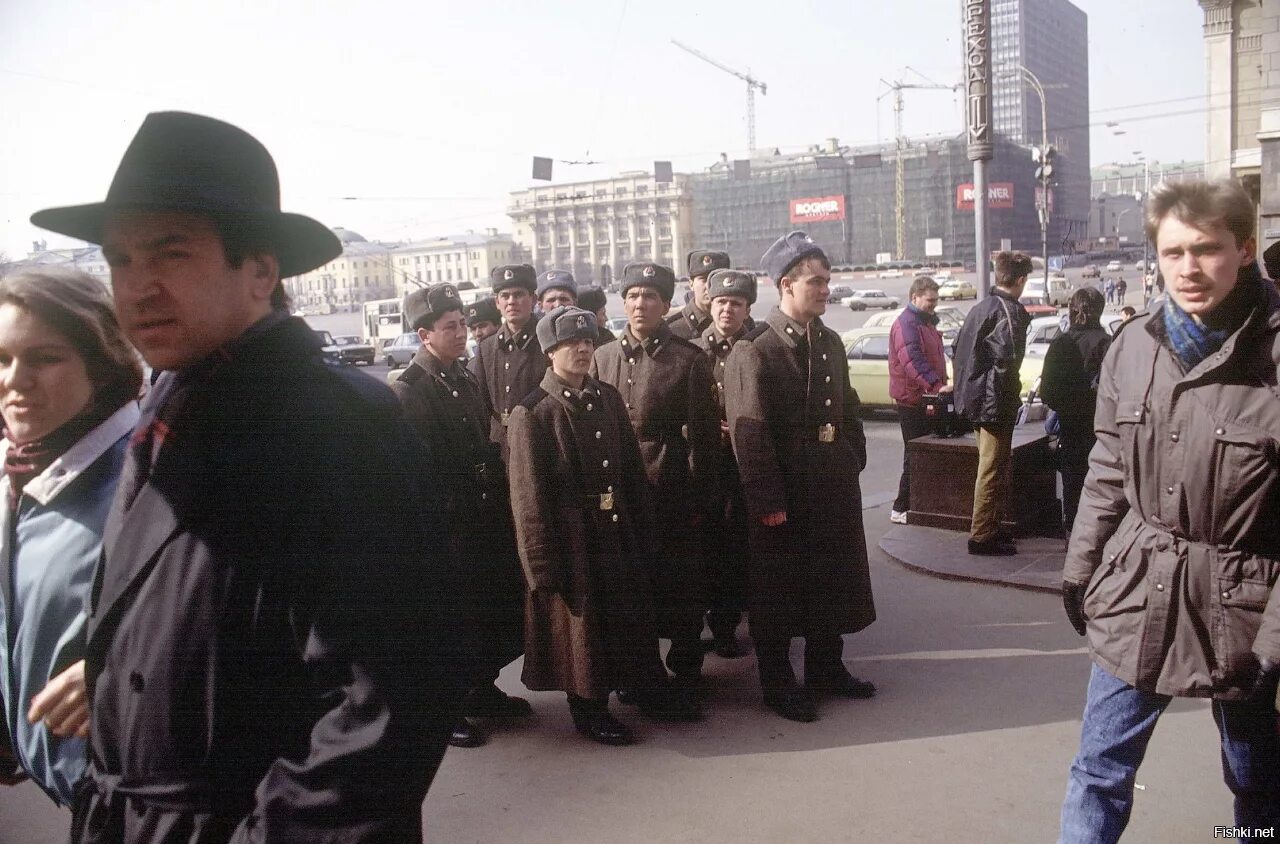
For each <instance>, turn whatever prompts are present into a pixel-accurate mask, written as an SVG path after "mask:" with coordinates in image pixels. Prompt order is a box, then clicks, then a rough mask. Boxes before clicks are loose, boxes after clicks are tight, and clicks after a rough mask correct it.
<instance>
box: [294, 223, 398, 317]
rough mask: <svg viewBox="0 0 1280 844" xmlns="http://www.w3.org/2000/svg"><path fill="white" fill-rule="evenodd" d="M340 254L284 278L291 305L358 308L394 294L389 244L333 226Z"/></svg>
mask: <svg viewBox="0 0 1280 844" xmlns="http://www.w3.org/2000/svg"><path fill="white" fill-rule="evenodd" d="M333 232H334V234H336V235H337V236H338V239H339V240H341V241H342V254H341V255H339V256H338V257H337V258H334V259H333V260H332V261H330V262H329V263H327V264H325V265H324V266H322V267H317V268H315V269H314V270H312V271H311V272H308V273H304V274H302V275H300V276H295V277H293V278H288V279H285V282H284V285H285V290H286V291H287V292H288V294H289V297H290V298H291V299H292V300H293V306H294V308H296V309H298V310H301V311H303V312H304V313H321V314H327V313H332V312H334V311H358V310H360V309H361V308H362V306H363V304H364V303H365V302H371V301H373V300H375V299H387V298H390V297H392V296H395V295H396V287H395V283H394V281H393V279H392V266H391V259H390V255H391V247H390V246H388V245H386V244H383V243H370V242H369V241H367V240H365V239H364V237H362V236H361V235H359V234H357V233H356V232H353V231H349V230H347V229H344V228H335V229H334V230H333Z"/></svg>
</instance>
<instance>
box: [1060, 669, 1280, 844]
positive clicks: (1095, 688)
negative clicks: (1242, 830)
mask: <svg viewBox="0 0 1280 844" xmlns="http://www.w3.org/2000/svg"><path fill="white" fill-rule="evenodd" d="M1170 700H1172V698H1170V697H1168V696H1166V695H1158V694H1154V693H1152V692H1143V691H1139V690H1138V689H1135V688H1133V687H1132V686H1130V685H1129V684H1127V683H1125V682H1124V681H1122V680H1119V679H1117V678H1116V677H1114V676H1112V675H1111V674H1110V673H1108V672H1107V671H1105V670H1103V669H1101V668H1099V667H1098V666H1097V665H1096V664H1095V665H1094V666H1093V671H1092V673H1091V674H1090V675H1089V691H1088V693H1087V694H1086V696H1085V705H1084V726H1083V728H1082V729H1081V733H1080V753H1079V754H1078V755H1077V756H1076V758H1075V761H1073V762H1072V763H1071V775H1070V778H1069V779H1068V780H1067V799H1066V801H1065V802H1064V803H1063V806H1062V831H1061V837H1060V838H1059V839H1058V841H1059V844H1105V843H1106V842H1114V841H1119V840H1120V834H1121V833H1122V832H1124V828H1125V826H1126V825H1127V824H1128V823H1129V813H1130V812H1131V811H1132V810H1133V783H1134V779H1135V777H1136V776H1137V773H1138V766H1139V765H1141V764H1142V757H1143V755H1144V754H1145V753H1146V751H1147V742H1149V741H1150V740H1151V734H1152V733H1153V732H1154V731H1155V728H1156V721H1158V720H1159V719H1160V715H1161V713H1163V712H1164V710H1165V707H1167V706H1168V705H1169V701H1170ZM1213 720H1214V721H1215V722H1216V723H1217V725H1218V732H1219V733H1220V734H1221V736H1222V773H1223V779H1225V780H1226V783H1227V787H1228V788H1230V789H1231V793H1232V794H1233V795H1235V825H1236V826H1242V827H1261V828H1263V829H1265V828H1267V827H1273V826H1280V734H1277V728H1276V712H1275V710H1274V709H1273V708H1272V703H1271V702H1270V701H1268V702H1266V703H1265V704H1261V705H1259V704H1252V703H1244V702H1239V701H1221V700H1215V701H1213Z"/></svg>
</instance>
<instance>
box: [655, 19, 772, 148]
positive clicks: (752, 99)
mask: <svg viewBox="0 0 1280 844" xmlns="http://www.w3.org/2000/svg"><path fill="white" fill-rule="evenodd" d="M671 43H672V44H675V45H676V46H677V47H679V48H680V49H681V50H684V51H685V52H686V53H689V54H690V55H694V56H697V57H698V58H700V59H702V60H703V61H704V62H706V63H707V64H709V65H711V66H712V67H715V68H719V69H720V70H723V71H724V72H725V73H728V74H729V75H731V76H736V77H738V78H739V79H741V80H742V81H743V82H746V83H747V149H749V150H750V151H751V154H752V155H755V152H756V89H757V88H759V89H760V93H761V94H768V93H769V86H768V85H767V84H765V83H764V82H761V81H760V80H759V79H756V78H755V77H754V76H752V75H751V71H750V70H747V72H746V73H741V72H739V71H736V70H734V69H733V68H731V67H725V66H724V65H722V64H720V62H718V61H716V60H715V59H713V58H711V57H710V56H708V55H707V54H706V53H704V52H702V51H701V50H695V49H694V48H693V47H690V46H689V45H688V44H681V43H680V42H679V41H677V40H676V39H674V38H672V39H671Z"/></svg>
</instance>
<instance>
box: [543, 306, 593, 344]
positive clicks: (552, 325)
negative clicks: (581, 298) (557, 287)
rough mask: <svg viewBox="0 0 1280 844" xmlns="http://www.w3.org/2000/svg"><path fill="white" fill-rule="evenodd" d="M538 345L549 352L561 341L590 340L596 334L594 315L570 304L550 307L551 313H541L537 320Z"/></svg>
mask: <svg viewBox="0 0 1280 844" xmlns="http://www.w3.org/2000/svg"><path fill="white" fill-rule="evenodd" d="M537 332H538V345H539V346H541V347H542V351H543V352H550V351H551V350H552V349H554V348H555V347H556V346H559V345H560V344H561V343H567V342H569V341H570V340H578V339H583V340H592V341H594V340H595V339H596V336H597V334H598V332H597V330H596V315H595V314H593V313H591V311H584V310H583V309H582V308H575V307H573V306H571V305H560V306H559V307H556V308H552V309H551V313H549V314H543V315H542V319H540V320H538V326H537Z"/></svg>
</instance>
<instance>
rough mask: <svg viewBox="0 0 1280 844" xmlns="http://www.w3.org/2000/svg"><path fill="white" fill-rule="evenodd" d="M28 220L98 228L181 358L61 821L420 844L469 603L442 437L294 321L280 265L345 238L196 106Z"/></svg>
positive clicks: (154, 418) (113, 836)
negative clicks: (81, 757) (70, 196)
mask: <svg viewBox="0 0 1280 844" xmlns="http://www.w3.org/2000/svg"><path fill="white" fill-rule="evenodd" d="M32 222H33V223H35V224H36V225H40V226H43V227H45V228H48V229H51V230H53V231H56V232H60V233H62V234H67V235H71V236H74V237H78V238H82V239H85V240H89V241H91V242H95V243H101V244H102V247H103V253H104V255H105V256H106V258H107V262H108V263H109V265H110V266H111V276H112V288H113V291H112V292H113V296H114V299H115V306H116V311H117V314H118V317H119V320H120V323H121V325H122V327H123V328H124V329H125V331H126V332H127V333H128V335H129V337H130V339H131V340H132V341H133V343H134V345H136V346H137V348H138V349H139V351H140V352H141V353H142V355H143V357H144V358H145V359H146V360H147V362H148V363H149V364H150V365H151V366H152V367H154V368H156V369H162V370H164V374H163V375H162V376H161V377H160V379H159V380H158V381H157V383H156V385H155V386H154V388H153V389H152V391H151V393H150V394H149V395H148V396H147V400H146V403H145V405H144V408H143V414H142V420H141V422H140V423H139V427H138V429H137V431H136V432H135V434H134V437H133V440H132V442H131V445H130V448H129V453H128V458H127V460H126V465H125V469H124V472H123V475H122V478H121V483H120V488H119V491H118V494H117V497H116V501H115V503H114V505H113V508H112V512H111V514H110V517H109V519H108V524H107V530H106V536H105V540H104V543H103V549H104V550H103V558H102V562H101V564H100V567H99V570H98V572H97V575H96V580H95V584H94V589H93V593H92V600H91V606H90V609H89V620H88V624H87V637H88V642H87V657H86V665H87V667H86V683H87V686H88V690H89V697H90V701H91V704H90V706H91V709H90V711H91V715H90V718H91V724H92V738H91V744H90V759H89V765H88V773H87V778H86V780H85V783H84V786H83V787H82V789H81V791H80V792H79V794H78V795H77V798H76V801H75V806H74V807H73V822H72V835H71V838H72V840H73V841H79V842H87V841H94V842H97V841H103V842H106V841H113V842H114V841H124V842H170V841H183V842H186V841H202V842H213V841H228V840H233V839H234V840H236V841H241V840H244V841H248V840H268V841H275V840H280V841H283V840H291V841H300V840H341V841H373V840H378V841H385V840H395V841H416V840H419V839H420V837H421V803H422V798H423V796H424V794H425V792H426V789H427V787H428V785H429V784H430V782H431V778H432V776H433V774H434V771H435V769H436V766H437V765H438V764H439V761H440V758H441V756H442V754H443V752H444V749H445V742H446V740H447V738H448V736H449V733H450V730H451V728H452V725H453V721H454V716H455V710H456V705H457V701H458V699H459V698H460V696H461V693H462V691H463V690H464V689H465V688H466V686H467V685H469V683H470V677H469V676H468V675H469V672H470V671H471V669H470V667H469V660H467V659H466V656H467V655H466V654H465V653H464V652H463V650H462V647H461V646H460V645H455V642H456V641H464V634H463V632H461V631H459V630H458V628H459V627H460V626H461V625H463V624H465V623H467V617H466V614H465V613H463V612H460V611H459V610H458V609H457V607H458V606H461V602H460V600H459V599H458V598H457V597H455V596H457V595H458V592H457V591H455V590H454V589H452V588H449V587H452V586H454V585H455V584H454V583H453V581H452V578H453V577H455V576H456V566H454V565H453V564H452V563H451V558H450V557H449V555H448V554H447V553H446V552H444V551H440V550H433V549H439V548H440V547H441V546H440V545H439V544H438V543H433V542H431V541H429V538H430V537H431V536H433V535H438V533H439V532H440V531H443V530H446V529H447V526H446V525H444V524H442V523H441V521H440V517H439V509H438V505H437V504H436V503H435V502H434V500H433V499H432V498H429V497H428V492H427V491H426V490H425V489H423V488H421V487H420V486H419V483H420V481H418V480H417V479H418V478H419V477H420V476H422V475H423V474H425V473H424V472H423V471H422V467H424V466H425V465H427V455H426V453H425V450H424V449H425V447H424V446H423V445H422V444H421V443H420V442H419V441H418V440H417V438H416V437H415V436H414V435H413V432H412V430H411V429H410V428H409V427H408V426H407V424H406V423H405V422H404V420H403V419H402V417H401V416H400V410H399V405H398V403H397V402H396V400H395V397H394V396H393V395H392V394H391V392H390V391H389V390H388V389H387V388H386V387H385V386H383V385H381V384H378V383H377V382H376V381H374V380H373V379H371V378H369V377H367V376H364V375H361V374H358V373H355V372H352V371H349V370H344V369H342V368H339V367H334V366H329V365H326V364H325V362H324V359H323V357H322V354H321V347H320V343H319V341H318V340H317V339H316V335H315V333H314V332H313V331H312V330H311V329H310V328H309V327H308V326H307V325H306V324H305V323H304V322H302V321H301V320H299V319H296V318H291V317H290V316H289V314H288V308H287V305H288V301H287V298H286V296H285V295H284V290H283V288H282V287H281V284H280V279H281V278H283V277H285V276H290V275H296V274H299V273H302V272H306V271H307V270H310V269H312V268H314V267H317V266H320V265H322V264H324V263H325V262H327V261H330V260H332V259H333V258H335V257H337V255H338V254H339V253H340V252H341V245H340V244H339V243H338V240H337V239H336V238H335V237H334V235H333V234H332V233H331V232H330V231H329V230H328V229H326V228H325V227H324V226H323V225H321V224H320V223H318V222H316V221H315V220H312V219H310V218H308V217H303V216H301V215H297V214H286V213H283V212H281V210H280V198H279V181H278V177H277V175H276V169H275V164H274V162H273V161H272V159H271V156H270V154H269V153H268V152H267V150H266V149H265V148H264V147H263V146H262V145H261V144H260V143H258V141H256V140H255V139H254V138H253V137H251V136H250V135H248V134H247V133H245V132H244V131H242V130H240V129H238V128H236V127H234V126H231V125H229V124H226V123H223V122H221V121H217V120H213V119H210V118H207V117H201V116H198V115H193V114H185V113H179V112H167V113H158V114H152V115H149V116H148V117H147V119H146V121H145V122H144V123H143V125H142V127H141V128H140V129H139V131H138V133H137V135H136V136H135V138H134V139H133V142H132V143H131V144H130V146H129V148H128V150H126V152H125V154H124V158H123V160H122V161H121V163H120V167H119V169H118V170H117V172H116V176H115V179H114V180H113V182H112V184H111V188H110V190H109V191H108V194H107V199H106V201H105V202H100V203H95V204H92V205H81V206H73V207H68V208H53V209H48V210H45V211H41V212H38V213H37V214H35V215H33V217H32ZM417 583H424V584H425V583H429V584H431V586H432V588H431V589H430V590H429V591H428V590H421V591H419V590H416V589H414V588H413V585H414V584H417ZM438 584H447V586H445V587H443V588H442V587H440V586H439V585H438ZM455 601H457V602H458V603H457V604H455Z"/></svg>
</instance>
